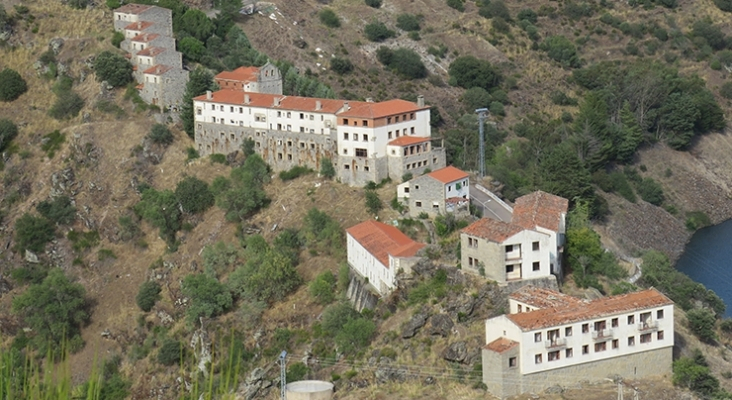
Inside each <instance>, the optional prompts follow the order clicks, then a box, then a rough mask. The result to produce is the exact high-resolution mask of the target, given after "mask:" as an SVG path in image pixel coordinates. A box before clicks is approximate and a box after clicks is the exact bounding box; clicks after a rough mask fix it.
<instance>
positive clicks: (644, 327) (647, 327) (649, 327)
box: [638, 321, 658, 331]
mask: <svg viewBox="0 0 732 400" xmlns="http://www.w3.org/2000/svg"><path fill="white" fill-rule="evenodd" d="M638 330H639V331H655V330H658V321H645V322H641V323H640V324H638Z"/></svg>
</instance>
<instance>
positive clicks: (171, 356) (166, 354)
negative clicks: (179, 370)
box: [158, 340, 185, 366]
mask: <svg viewBox="0 0 732 400" xmlns="http://www.w3.org/2000/svg"><path fill="white" fill-rule="evenodd" d="M184 359H185V348H184V347H183V344H182V343H181V342H179V341H177V340H166V341H165V342H164V343H163V345H162V346H160V350H158V363H160V364H163V365H166V366H172V365H180V364H181V363H182V361H183V360H184Z"/></svg>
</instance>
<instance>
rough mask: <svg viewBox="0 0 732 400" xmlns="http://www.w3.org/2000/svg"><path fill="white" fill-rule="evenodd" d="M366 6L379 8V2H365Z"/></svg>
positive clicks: (375, 0)
mask: <svg viewBox="0 0 732 400" xmlns="http://www.w3.org/2000/svg"><path fill="white" fill-rule="evenodd" d="M366 5H367V6H369V7H373V8H379V7H381V0H366Z"/></svg>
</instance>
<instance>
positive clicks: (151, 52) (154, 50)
mask: <svg viewBox="0 0 732 400" xmlns="http://www.w3.org/2000/svg"><path fill="white" fill-rule="evenodd" d="M164 51H165V48H164V47H148V48H146V49H144V50H140V51H138V52H137V55H138V56H147V57H155V56H157V55H158V54H160V53H162V52H164Z"/></svg>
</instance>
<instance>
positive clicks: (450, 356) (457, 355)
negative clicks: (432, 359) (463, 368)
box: [442, 341, 468, 363]
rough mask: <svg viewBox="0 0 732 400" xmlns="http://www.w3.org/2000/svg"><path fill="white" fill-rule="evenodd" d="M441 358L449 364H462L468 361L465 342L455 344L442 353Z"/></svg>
mask: <svg viewBox="0 0 732 400" xmlns="http://www.w3.org/2000/svg"><path fill="white" fill-rule="evenodd" d="M442 358H444V359H445V360H447V361H450V362H457V363H464V362H465V361H466V360H467V359H468V345H467V344H466V343H465V342H462V341H461V342H455V343H453V344H451V345H450V346H448V347H447V348H446V349H445V351H444V352H442Z"/></svg>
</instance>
